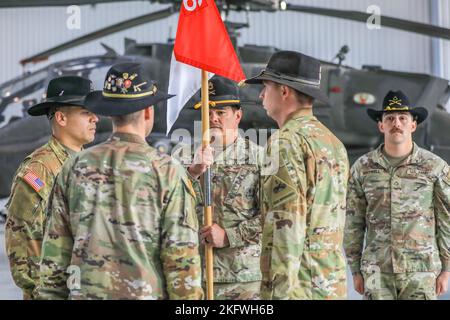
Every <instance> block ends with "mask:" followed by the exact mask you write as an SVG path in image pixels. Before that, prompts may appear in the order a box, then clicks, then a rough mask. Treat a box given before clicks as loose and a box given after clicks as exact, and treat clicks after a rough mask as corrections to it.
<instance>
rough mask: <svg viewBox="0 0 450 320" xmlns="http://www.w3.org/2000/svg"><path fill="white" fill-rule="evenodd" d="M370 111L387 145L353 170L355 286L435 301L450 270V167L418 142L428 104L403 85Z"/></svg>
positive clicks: (350, 254)
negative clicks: (415, 101)
mask: <svg viewBox="0 0 450 320" xmlns="http://www.w3.org/2000/svg"><path fill="white" fill-rule="evenodd" d="M368 113H369V116H370V117H371V118H372V119H373V120H374V121H376V122H378V128H379V130H380V131H381V132H382V133H383V134H384V144H382V145H380V147H378V149H376V150H374V151H371V152H369V153H368V154H366V155H364V156H362V157H361V158H359V159H358V160H357V161H356V162H355V164H354V165H353V167H352V169H351V177H350V182H349V186H348V195H347V221H346V228H345V240H344V243H345V251H346V254H347V259H348V264H349V266H350V269H351V271H352V274H353V282H354V285H355V289H356V291H357V292H359V293H360V294H364V298H365V299H373V300H379V299H389V300H394V299H399V300H404V299H408V300H409V299H417V300H425V299H427V300H428V299H436V295H439V294H442V293H444V292H445V291H447V286H448V279H449V274H450V170H449V166H448V165H447V163H446V162H445V161H444V160H442V159H441V158H439V157H438V156H436V155H434V154H433V153H431V152H429V151H426V150H424V149H422V148H420V147H418V146H417V145H416V144H415V143H414V142H413V140H412V132H414V131H415V130H416V127H417V125H418V124H419V123H421V122H422V121H424V120H425V118H426V117H427V110H426V109H424V108H412V107H411V105H410V104H409V102H408V98H407V97H406V96H405V95H404V94H403V93H402V92H401V91H398V92H392V91H391V92H389V93H388V94H387V95H386V97H385V99H384V102H383V109H382V110H380V111H375V110H373V109H368ZM364 241H365V247H364V249H363V245H364Z"/></svg>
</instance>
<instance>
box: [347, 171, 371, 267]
mask: <svg viewBox="0 0 450 320" xmlns="http://www.w3.org/2000/svg"><path fill="white" fill-rule="evenodd" d="M358 170H359V166H358V164H355V165H353V167H352V169H351V173H350V179H349V182H348V189H347V215H346V220H345V232H344V249H345V253H346V255H347V261H348V265H349V267H350V270H351V272H352V274H355V273H359V272H361V270H360V269H361V256H362V251H363V246H364V234H365V230H366V207H367V201H366V197H365V195H364V191H363V189H362V186H361V183H360V181H359V172H358Z"/></svg>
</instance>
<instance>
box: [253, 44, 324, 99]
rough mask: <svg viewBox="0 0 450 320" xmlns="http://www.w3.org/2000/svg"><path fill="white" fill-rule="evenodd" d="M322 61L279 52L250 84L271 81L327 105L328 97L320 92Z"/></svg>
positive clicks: (293, 53) (289, 52)
mask: <svg viewBox="0 0 450 320" xmlns="http://www.w3.org/2000/svg"><path fill="white" fill-rule="evenodd" d="M320 71H321V67H320V61H319V60H317V59H314V58H312V57H310V56H307V55H304V54H302V53H299V52H295V51H278V52H275V53H274V54H273V55H272V56H271V57H270V59H269V63H268V64H267V67H266V68H265V69H263V70H262V71H261V73H260V74H259V75H257V76H256V77H253V78H250V79H247V80H245V83H248V84H258V83H262V82H263V80H270V81H273V82H276V83H279V84H284V85H287V86H289V87H291V88H294V89H295V90H297V91H300V92H301V93H304V94H306V95H308V96H311V97H313V98H315V99H318V100H321V101H322V102H325V103H327V102H328V97H327V96H326V94H325V93H324V92H323V91H321V90H320Z"/></svg>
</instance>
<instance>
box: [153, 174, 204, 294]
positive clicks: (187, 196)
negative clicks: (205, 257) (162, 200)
mask: <svg viewBox="0 0 450 320" xmlns="http://www.w3.org/2000/svg"><path fill="white" fill-rule="evenodd" d="M180 171H181V170H180ZM171 180H172V181H174V183H173V186H174V187H173V188H172V189H171V190H168V191H167V192H169V194H168V201H167V204H166V206H165V208H164V210H163V219H162V235H163V238H162V242H161V261H162V263H163V269H164V275H165V278H166V286H167V293H168V295H169V299H192V300H195V299H197V300H200V299H203V290H202V287H201V262H200V255H199V252H198V246H199V243H198V222H197V217H196V214H195V193H194V190H193V187H192V185H191V183H190V181H189V179H188V178H187V176H186V175H185V174H184V172H182V173H180V176H178V177H173V179H172V178H171Z"/></svg>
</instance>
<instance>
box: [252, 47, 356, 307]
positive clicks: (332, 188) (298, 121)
mask: <svg viewBox="0 0 450 320" xmlns="http://www.w3.org/2000/svg"><path fill="white" fill-rule="evenodd" d="M246 82H247V83H250V84H253V83H261V82H262V83H263V84H264V88H263V90H262V92H261V95H260V97H261V99H262V103H263V106H264V108H265V109H266V110H267V113H268V115H269V116H271V117H272V118H273V119H274V120H275V121H276V122H277V123H278V125H279V127H280V130H279V131H278V132H277V133H275V134H273V135H272V136H271V138H270V142H269V143H268V148H267V153H266V156H267V157H266V159H265V160H264V166H263V170H262V175H263V186H262V201H263V217H264V224H263V236H262V253H261V255H262V257H261V271H262V275H263V280H262V286H261V294H262V298H264V299H344V298H346V294H347V290H346V272H345V259H344V256H343V248H342V241H343V233H344V222H345V195H346V186H347V178H348V171H349V169H348V159H347V153H346V151H345V148H344V146H343V144H342V143H341V142H340V141H339V140H338V139H337V138H336V137H335V136H334V135H333V134H332V133H331V132H330V131H329V130H328V129H327V128H326V127H325V126H324V125H323V124H322V123H320V122H319V121H318V120H317V119H316V118H315V117H314V116H313V113H312V104H313V101H314V99H315V98H317V99H320V100H322V101H327V98H326V96H325V95H324V94H323V93H322V92H321V91H320V62H319V61H317V60H316V59H314V58H311V57H308V56H305V55H303V54H300V53H297V52H292V51H280V52H277V53H275V54H273V55H272V57H271V58H270V60H269V63H268V65H267V68H266V69H264V70H263V71H262V72H261V73H260V74H259V75H258V76H256V77H254V78H251V79H248V80H246Z"/></svg>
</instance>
